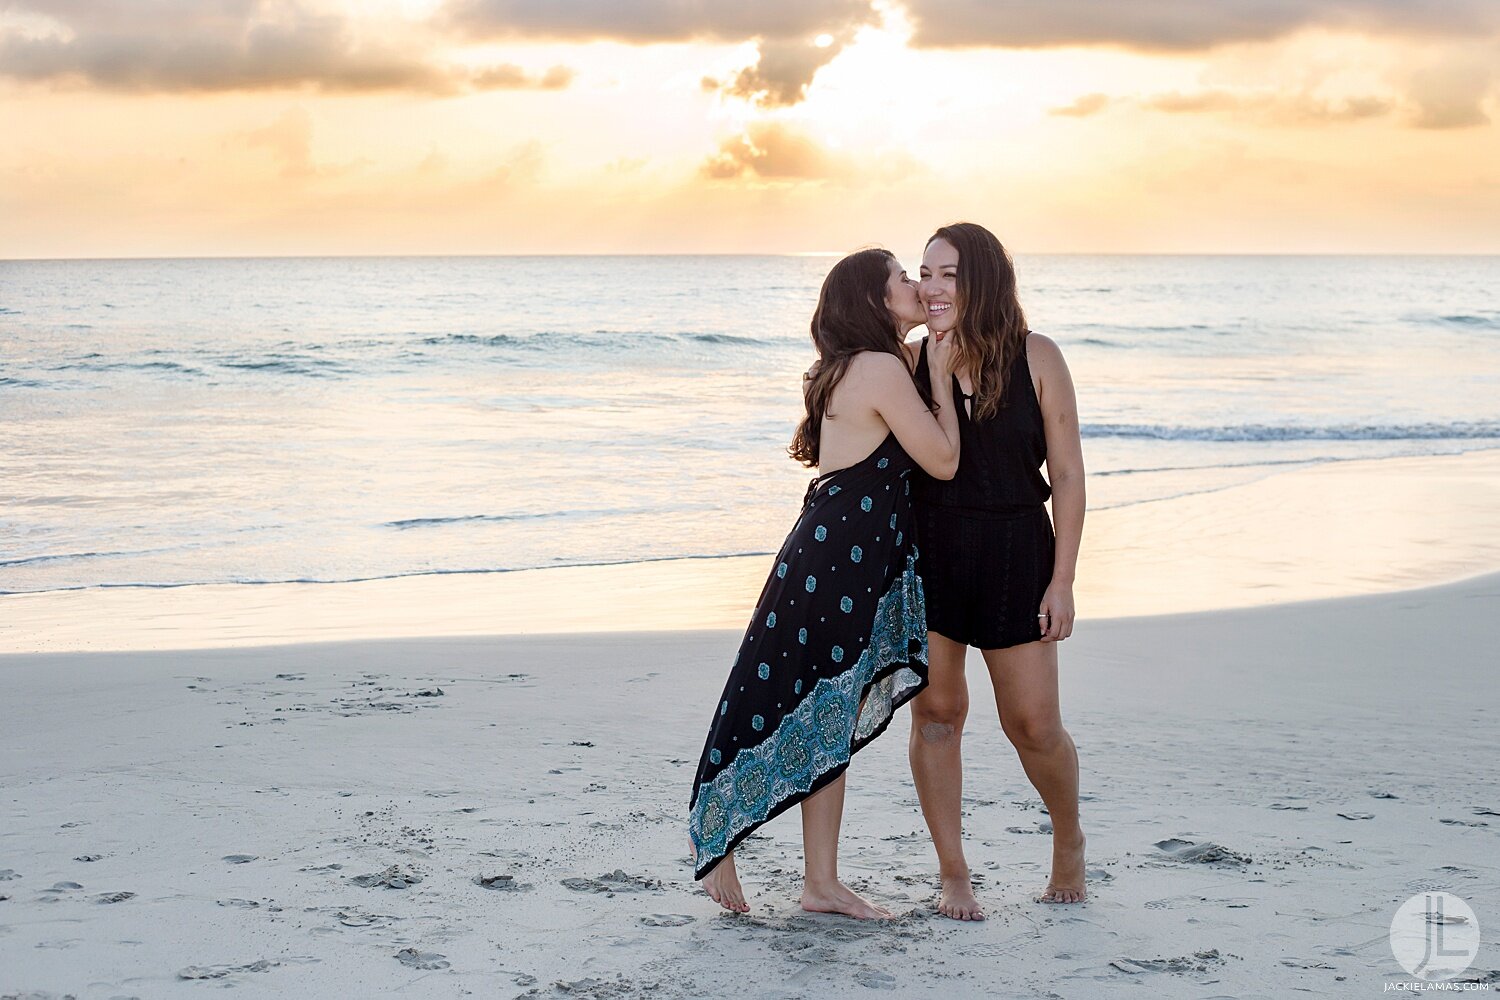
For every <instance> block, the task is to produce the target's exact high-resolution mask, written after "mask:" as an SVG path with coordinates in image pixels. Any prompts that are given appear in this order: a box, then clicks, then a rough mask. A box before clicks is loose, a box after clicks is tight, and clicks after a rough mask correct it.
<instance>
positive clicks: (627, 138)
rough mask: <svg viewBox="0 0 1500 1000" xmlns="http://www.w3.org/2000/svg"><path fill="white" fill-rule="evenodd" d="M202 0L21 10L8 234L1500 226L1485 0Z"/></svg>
mask: <svg viewBox="0 0 1500 1000" xmlns="http://www.w3.org/2000/svg"><path fill="white" fill-rule="evenodd" d="M185 3H186V0H154V3H153V6H155V7H158V8H160V9H162V10H166V11H170V10H172V9H179V10H183V11H190V13H191V17H190V21H189V22H188V26H187V28H186V29H185V31H184V33H183V34H182V35H181V36H180V37H179V40H178V41H177V42H175V43H174V47H173V48H172V49H171V50H166V49H163V48H161V47H160V44H159V43H158V42H156V41H155V40H154V36H151V35H150V33H149V31H147V30H146V29H147V28H149V27H150V26H149V24H148V25H145V26H143V27H141V28H140V30H139V31H138V30H136V27H135V26H133V25H131V24H129V23H125V22H121V21H120V19H119V18H118V17H116V16H115V15H114V14H112V13H111V12H110V10H111V8H110V7H109V5H108V4H105V3H104V2H103V0H65V2H59V3H56V4H53V5H50V6H49V8H48V9H49V11H51V12H52V13H53V14H54V15H55V16H53V17H50V18H49V17H41V16H39V15H36V14H35V13H28V12H27V10H26V9H23V8H21V7H20V6H19V5H18V4H15V3H12V4H11V5H10V6H9V7H7V8H5V9H4V11H3V12H0V129H3V130H4V134H5V135H6V136H7V137H9V139H10V141H8V142H7V143H5V144H3V145H0V255H4V256H12V257H14V256H88V255H155V254H236V253H246V254H262V253H450V252H451V253H510V252H627V253H628V252H796V251H806V250H842V249H846V248H848V247H851V246H855V245H859V244H863V243H867V242H872V241H878V242H884V243H887V244H889V245H892V246H894V247H897V248H898V249H899V248H902V247H909V246H912V245H915V244H918V243H920V240H921V239H922V238H923V237H924V236H925V234H926V232H927V231H929V230H930V229H931V228H932V227H933V226H934V225H936V224H938V223H940V222H943V221H948V220H951V219H954V218H958V217H966V218H973V219H976V220H977V221H982V222H985V223H987V224H990V225H991V226H993V227H994V228H996V230H997V231H999V232H1001V233H1002V237H1003V238H1005V239H1006V240H1007V242H1009V243H1011V244H1012V245H1013V246H1016V247H1018V248H1023V249H1025V250H1029V251H1033V252H1036V251H1210V252H1213V251H1228V252H1236V251H1249V252H1277V251H1289V252H1295V251H1379V252H1405V251H1433V252H1441V251H1458V252H1464V251H1478V252H1500V167H1497V166H1496V164H1500V128H1497V126H1496V125H1495V124H1494V123H1493V121H1492V119H1494V118H1495V117H1496V116H1497V114H1500V101H1497V77H1500V71H1497V70H1496V67H1497V66H1500V24H1497V23H1494V22H1492V21H1486V20H1484V19H1483V17H1482V16H1481V15H1482V9H1481V8H1475V10H1477V11H1480V13H1479V14H1475V15H1474V16H1475V17H1476V18H1479V20H1478V21H1476V22H1475V26H1474V29H1473V30H1471V31H1467V32H1460V31H1457V29H1456V28H1453V27H1452V26H1450V25H1446V24H1444V25H1438V26H1421V25H1418V26H1415V27H1413V26H1411V25H1409V24H1406V23H1405V22H1401V23H1399V24H1397V26H1396V28H1391V27H1390V26H1389V25H1388V24H1387V21H1390V20H1391V19H1396V20H1397V21H1400V18H1402V17H1407V16H1408V15H1407V14H1403V13H1402V12H1401V11H1400V10H1399V9H1398V8H1396V7H1390V8H1389V10H1390V11H1394V13H1389V12H1388V9H1387V7H1385V6H1382V5H1380V4H1377V3H1365V4H1363V5H1361V4H1358V3H1353V4H1352V5H1351V6H1352V7H1354V8H1361V7H1363V8H1368V10H1366V11H1365V15H1367V17H1366V20H1367V21H1368V23H1365V22H1364V21H1360V22H1358V23H1354V24H1352V25H1350V24H1345V25H1333V26H1330V25H1322V24H1316V23H1308V24H1306V25H1303V24H1301V23H1300V22H1298V23H1296V24H1293V25H1292V26H1291V27H1290V28H1288V27H1287V26H1285V25H1280V24H1273V25H1258V24H1251V25H1247V24H1244V23H1239V22H1236V23H1233V24H1230V25H1228V26H1227V27H1225V28H1224V29H1223V31H1222V34H1223V35H1224V38H1223V39H1222V40H1221V39H1219V38H1213V39H1211V42H1212V44H1207V45H1203V44H1199V43H1198V41H1199V40H1198V39H1197V36H1196V35H1194V36H1193V38H1192V39H1190V40H1191V41H1193V44H1185V43H1183V44H1175V43H1174V44H1175V47H1173V46H1166V47H1164V46H1162V45H1152V44H1144V43H1143V42H1142V41H1141V37H1144V36H1145V35H1147V34H1149V33H1150V32H1153V31H1155V32H1158V33H1160V32H1161V31H1163V30H1165V29H1164V28H1163V25H1162V24H1161V23H1157V22H1151V21H1144V22H1141V23H1136V22H1131V23H1127V24H1118V25H1113V26H1105V27H1109V28H1110V29H1111V30H1114V31H1116V33H1118V34H1119V35H1120V40H1119V41H1117V42H1116V43H1110V44H1103V43H1090V44H1083V41H1084V40H1079V41H1078V42H1076V43H1070V42H1068V38H1069V37H1070V35H1069V33H1070V32H1071V33H1073V34H1078V33H1080V32H1083V31H1085V29H1087V30H1088V31H1093V30H1095V29H1094V28H1093V27H1092V25H1093V22H1092V21H1090V20H1087V19H1083V20H1070V17H1071V15H1072V14H1074V13H1077V10H1076V9H1078V8H1081V7H1086V6H1087V5H1086V4H1081V3H1080V2H1079V0H1072V2H1069V3H1064V4H1061V5H1059V6H1058V11H1059V13H1058V14H1057V15H1056V17H1054V18H1053V19H1052V20H1051V21H1045V23H1043V21H1042V20H1038V21H1036V22H1035V23H1033V22H1032V21H1026V22H1024V24H1023V26H1024V27H1025V28H1026V30H1028V31H1032V32H1034V33H1036V34H1037V35H1038V37H1039V38H1041V37H1042V36H1043V35H1046V34H1047V33H1049V32H1050V33H1051V35H1056V36H1058V37H1057V39H1055V40H1054V39H1051V35H1048V36H1047V39H1046V40H1045V43H1046V45H1047V47H1032V48H1023V47H1001V46H1000V45H998V44H996V43H993V42H990V43H987V44H983V45H969V46H966V47H962V48H946V47H945V48H936V47H922V46H921V45H920V41H921V38H922V37H923V32H924V31H925V32H926V33H927V34H929V35H932V34H934V33H937V34H939V35H941V34H942V33H941V32H938V31H937V29H936V28H935V27H934V25H935V24H936V21H935V19H934V12H936V14H937V15H941V17H942V18H943V19H945V21H946V20H947V19H951V18H953V17H956V16H960V15H962V14H963V13H964V12H965V11H966V10H967V11H969V12H970V13H972V12H973V10H974V8H973V5H966V4H965V3H964V2H962V0H921V2H920V3H919V2H918V0H913V2H912V4H911V5H910V6H911V9H912V10H913V11H918V12H920V11H925V12H926V15H925V17H926V19H925V20H924V19H923V18H922V17H921V16H915V15H913V16H908V14H907V11H906V8H903V7H900V6H894V5H892V6H886V7H882V8H878V9H875V10H874V11H873V12H872V11H870V10H868V9H867V8H865V7H864V6H863V5H861V4H859V3H856V2H854V0H818V2H817V3H811V4H802V5H800V6H798V5H790V4H786V5H783V4H768V5H765V8H764V9H763V10H762V11H761V12H760V13H759V14H758V15H757V14H756V13H755V12H754V11H752V12H750V13H748V14H733V15H731V14H730V13H722V12H717V11H716V10H711V11H710V15H707V16H708V21H706V22H703V23H699V22H696V21H695V22H692V23H684V22H682V21H680V20H673V16H675V15H672V12H673V11H676V10H678V9H679V8H677V7H676V6H675V5H660V4H645V5H643V8H644V7H652V8H660V10H659V13H661V15H662V16H661V18H660V19H659V20H658V21H654V22H653V21H641V22H638V23H637V22H633V23H631V24H629V25H622V24H621V23H620V22H619V18H620V15H619V14H618V13H617V12H615V13H610V8H609V6H608V5H604V4H602V3H600V4H597V5H594V6H595V7H597V11H595V15H596V16H597V19H598V23H597V24H595V23H593V22H590V21H587V20H586V15H590V10H589V8H590V6H591V5H590V4H588V3H584V2H574V3H572V4H560V5H558V7H557V8H556V9H549V10H552V13H550V14H549V13H548V12H547V11H543V12H542V13H540V14H537V15H535V16H536V17H547V16H550V17H553V18H554V19H557V18H560V17H561V15H560V14H558V13H556V11H558V10H563V9H564V8H566V9H567V11H568V12H571V13H570V17H571V18H572V19H571V20H556V21H555V23H553V22H549V23H546V24H540V25H529V26H528V25H527V24H524V23H523V24H521V25H520V27H521V28H525V29H526V30H524V31H522V30H519V29H518V28H516V27H515V25H516V23H517V22H516V21H515V20H514V11H515V10H516V9H519V8H518V7H517V6H516V5H513V4H510V3H509V2H500V0H496V2H492V3H488V4H486V3H484V2H481V0H466V2H464V3H459V0H452V3H443V2H439V0H383V2H380V3H378V4H371V3H360V4H353V3H350V4H346V5H343V6H324V7H319V8H317V9H313V8H310V7H307V6H303V5H297V4H290V3H268V2H267V3H261V2H258V0H211V2H204V3H201V4H197V5H190V6H183V4H185ZM923 4H925V6H923ZM1159 6H1161V5H1159V4H1145V5H1142V6H1141V7H1139V8H1132V10H1137V11H1146V10H1147V9H1148V8H1151V7H1159ZM1227 6H1228V7H1234V6H1243V5H1236V4H1229V5H1227ZM1251 7H1253V5H1251ZM1101 9H1102V8H1101ZM1247 9H1248V8H1247ZM455 10H458V11H460V12H461V13H462V15H463V16H462V17H459V16H458V15H457V14H455V13H454V11H455ZM1085 13H1086V12H1085ZM247 14H248V15H254V17H255V18H258V19H259V20H254V21H253V23H252V27H251V29H249V30H247V29H246V28H245V27H244V24H242V23H240V21H236V17H239V18H240V19H241V20H243V18H244V17H245V16H247ZM595 15H590V16H595ZM752 16H760V17H761V18H762V20H763V22H764V23H763V24H762V25H761V26H760V32H759V33H756V32H754V31H752V29H753V28H755V27H756V25H755V24H747V23H741V22H742V21H744V19H745V18H747V17H752ZM1226 16H1227V15H1226ZM507 18H511V19H510V20H507ZM974 23H975V24H978V25H979V26H980V27H983V26H984V25H983V23H982V22H980V21H975V22H974ZM1167 27H1172V24H1170V23H1169V24H1167ZM1188 28H1190V29H1191V31H1192V32H1198V33H1203V32H1208V33H1210V34H1212V33H1213V32H1214V31H1215V30H1217V28H1218V26H1216V25H1215V24H1213V23H1203V24H1194V25H1190V26H1188ZM1397 29H1400V30H1397ZM1099 30H1103V29H1102V28H1101V29H1099ZM1187 30H1188V29H1187V28H1184V29H1183V31H1187ZM1267 32H1269V34H1267ZM1138 36H1140V37H1138ZM1239 36H1248V37H1239ZM1262 36H1265V37H1262ZM1153 37H1154V36H1153ZM1172 37H1175V36H1172ZM981 40H982V39H981ZM1054 41H1056V42H1057V44H1053V42H1054ZM1038 44H1041V43H1040V42H1039V43H1038ZM132 45H135V46H137V47H138V48H137V49H136V50H134V51H135V53H136V55H137V56H138V60H137V61H136V62H134V63H132V62H131V61H130V57H131V52H132V51H133V50H132V49H131V46H132ZM194 46H196V48H195V47H194Z"/></svg>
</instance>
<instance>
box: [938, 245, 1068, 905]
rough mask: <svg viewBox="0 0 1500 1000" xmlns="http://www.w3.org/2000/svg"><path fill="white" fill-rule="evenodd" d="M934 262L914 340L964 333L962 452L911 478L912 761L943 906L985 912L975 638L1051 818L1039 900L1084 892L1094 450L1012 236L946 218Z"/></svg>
mask: <svg viewBox="0 0 1500 1000" xmlns="http://www.w3.org/2000/svg"><path fill="white" fill-rule="evenodd" d="M921 273H922V283H921V287H920V292H921V297H922V302H923V305H924V306H925V307H926V312H927V330H928V333H929V336H928V337H927V338H926V340H925V341H924V342H923V343H922V344H921V345H920V346H916V345H913V348H912V350H911V351H910V353H911V354H912V355H913V356H914V357H915V359H916V363H917V376H918V378H921V377H922V376H923V374H924V373H923V368H924V367H927V368H929V369H930V366H931V364H932V362H931V357H932V354H933V352H932V345H933V344H934V343H935V342H936V341H938V340H943V341H951V342H952V348H951V349H952V352H953V361H952V368H953V375H952V376H951V379H952V382H953V392H955V393H956V394H957V395H956V398H957V399H958V400H959V405H958V417H959V425H960V438H961V441H962V448H963V459H962V461H961V462H960V463H959V468H958V473H957V475H955V476H954V477H953V478H952V479H951V480H937V479H934V478H932V477H927V476H917V477H915V479H914V482H913V491H914V494H915V496H914V499H915V506H916V520H917V544H918V545H919V546H920V547H921V550H922V567H923V581H924V583H925V584H926V597H927V614H928V619H927V621H928V629H929V633H928V668H929V672H928V677H929V681H930V684H929V686H928V687H927V689H926V690H924V691H923V692H922V694H921V695H920V696H919V697H918V698H917V699H916V700H915V701H913V702H912V731H911V744H910V756H911V768H912V776H913V778H914V779H915V781H916V786H917V794H918V797H919V798H920V800H921V803H922V813H923V815H924V817H925V818H926V820H927V826H928V829H929V830H930V831H931V833H932V842H933V845H934V846H935V847H936V848H937V855H938V866H939V873H940V877H941V880H942V893H941V896H940V897H939V900H938V909H939V910H940V911H941V912H942V913H944V914H946V915H947V916H950V917H954V918H957V919H960V920H982V919H983V918H984V910H983V908H982V907H981V906H980V904H979V902H978V900H977V899H975V896H974V889H973V885H972V883H971V880H970V877H969V866H968V862H967V861H966V860H965V858H964V851H963V841H962V802H963V760H962V757H961V751H960V740H961V737H962V735H963V725H964V719H965V717H966V716H967V714H968V705H969V689H968V683H967V682H966V681H965V679H964V659H965V656H966V655H967V653H968V650H969V647H970V646H972V647H974V648H976V649H978V650H979V651H980V653H981V655H982V656H983V658H984V662H985V666H986V667H988V668H989V674H990V682H991V684H992V686H993V687H994V691H995V704H996V706H997V708H998V709H999V712H1000V725H1001V727H1002V729H1004V731H1005V735H1006V736H1007V737H1008V738H1009V739H1010V741H1011V743H1012V744H1013V745H1014V746H1015V748H1016V752H1017V755H1018V756H1019V757H1020V759H1021V765H1022V767H1023V768H1024V770H1025V771H1026V776H1027V777H1028V778H1030V779H1031V783H1032V784H1033V785H1035V786H1036V789H1037V792H1038V793H1039V794H1040V795H1041V798H1042V801H1043V802H1044V803H1045V804H1046V806H1047V812H1048V817H1049V819H1050V820H1051V822H1052V874H1051V878H1050V879H1049V881H1048V883H1047V886H1046V888H1045V889H1044V890H1043V891H1042V893H1041V894H1040V895H1039V896H1038V897H1037V898H1038V900H1039V901H1042V902H1048V903H1074V902H1081V901H1082V900H1083V899H1084V896H1085V888H1084V835H1083V829H1082V827H1081V825H1080V824H1079V819H1078V753H1077V750H1076V749H1075V747H1074V745H1073V739H1072V737H1071V736H1069V735H1068V731H1067V730H1066V729H1065V728H1063V723H1062V713H1061V710H1060V707H1059V704H1058V694H1057V643H1058V642H1060V641H1062V640H1064V639H1066V638H1068V636H1069V635H1071V634H1072V632H1073V578H1074V573H1075V570H1076V567H1077V563H1078V547H1079V542H1080V539H1081V537H1082V534H1083V514H1084V485H1083V449H1082V445H1081V442H1080V440H1079V433H1078V406H1077V402H1076V398H1075V395H1074V391H1073V381H1072V378H1071V376H1070V375H1069V374H1068V366H1067V364H1066V363H1065V362H1064V361H1063V356H1062V352H1061V351H1059V350H1058V348H1057V345H1056V344H1055V343H1053V342H1052V341H1051V340H1049V339H1047V338H1046V337H1044V336H1042V335H1041V334H1038V333H1032V332H1031V331H1030V330H1029V329H1028V328H1027V326H1026V316H1025V313H1024V312H1023V311H1022V309H1021V303H1020V300H1019V298H1018V296H1017V293H1016V272H1015V267H1014V265H1013V264H1012V262H1011V259H1010V255H1009V254H1008V253H1006V251H1005V248H1004V247H1003V246H1001V244H1000V241H999V240H997V239H996V238H995V237H994V235H993V234H992V233H990V232H989V230H987V229H985V228H984V227H983V226H978V225H975V224H973V223H968V222H962V223H957V224H955V225H951V226H944V227H942V228H941V229H939V230H937V232H936V233H934V234H933V236H932V238H931V239H930V240H928V242H927V249H926V252H925V253H924V254H923V257H922V272H921ZM1044 463H1045V464H1046V467H1047V477H1046V478H1043V476H1042V473H1041V466H1042V465H1043V464H1044ZM1049 496H1050V498H1051V500H1052V514H1053V517H1054V518H1055V519H1056V534H1055V537H1054V532H1053V523H1052V520H1050V519H1049V518H1048V516H1047V508H1046V506H1045V502H1046V501H1047V499H1048V498H1049Z"/></svg>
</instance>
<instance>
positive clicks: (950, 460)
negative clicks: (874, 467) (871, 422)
mask: <svg viewBox="0 0 1500 1000" xmlns="http://www.w3.org/2000/svg"><path fill="white" fill-rule="evenodd" d="M948 356H949V352H947V351H935V350H931V349H930V348H929V351H928V358H927V363H928V365H929V367H930V369H931V371H932V383H933V385H932V397H933V402H935V403H937V405H938V410H937V412H936V413H933V412H932V411H931V410H929V409H927V404H926V403H924V402H922V397H921V396H920V395H918V394H917V387H916V386H915V385H913V384H912V381H911V372H910V371H908V370H907V368H906V365H905V364H904V363H902V361H901V359H899V358H897V357H896V356H895V355H892V354H882V353H881V352H879V351H866V352H865V353H863V354H861V355H860V356H859V357H858V358H856V359H855V362H854V364H853V365H852V366H851V367H850V372H849V375H850V376H852V377H853V378H855V379H856V380H857V381H856V382H855V383H854V385H852V386H851V388H853V389H855V390H856V392H858V394H859V398H860V399H861V401H862V402H864V403H865V404H866V405H868V406H870V407H871V408H872V409H874V411H875V412H876V413H877V414H879V416H880V419H882V420H884V421H885V424H886V426H887V427H889V428H890V429H891V433H893V434H895V435H896V440H897V441H898V442H900V444H901V447H902V448H904V449H905V450H906V453H907V454H908V455H910V456H911V457H912V461H914V462H916V463H917V464H918V465H920V466H921V467H922V468H923V470H925V471H926V472H927V474H928V475H930V476H932V477H933V478H934V479H952V478H953V475H954V473H956V472H957V471H958V414H957V413H955V412H954V409H953V380H952V379H951V378H949V377H948V376H949V370H948V360H947V359H948ZM940 369H941V373H940V371H939V370H940Z"/></svg>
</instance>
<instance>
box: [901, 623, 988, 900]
mask: <svg viewBox="0 0 1500 1000" xmlns="http://www.w3.org/2000/svg"><path fill="white" fill-rule="evenodd" d="M968 651H969V647H967V646H965V645H964V644H963V643H959V642H954V641H953V640H952V639H949V638H948V637H946V636H942V635H939V634H938V633H936V632H928V633H927V680H928V683H927V687H926V688H925V689H924V690H923V691H922V693H921V694H919V695H917V696H916V697H915V698H913V699H912V702H911V744H910V747H909V750H908V753H909V756H910V758H911V774H912V779H913V780H914V781H915V782H916V785H917V798H918V799H920V800H921V802H922V815H923V817H925V818H926V820H927V829H928V831H929V832H931V834H932V845H933V847H935V848H937V856H938V874H939V877H940V878H941V879H942V884H943V891H942V895H941V896H939V897H938V911H939V912H941V913H943V914H944V915H945V916H949V917H953V918H954V919H956V920H983V919H984V909H983V908H982V907H981V906H980V905H979V901H978V900H977V899H975V898H974V886H973V883H972V882H970V881H969V863H968V862H967V861H966V860H964V845H963V797H964V794H963V793H964V769H963V755H962V752H961V746H962V738H963V731H964V718H965V717H966V716H967V715H968V712H969V683H968V681H967V680H965V679H964V656H965V654H967V653H968Z"/></svg>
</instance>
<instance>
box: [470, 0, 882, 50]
mask: <svg viewBox="0 0 1500 1000" xmlns="http://www.w3.org/2000/svg"><path fill="white" fill-rule="evenodd" d="M873 18H874V12H873V10H872V9H871V5H870V0H753V2H752V0H728V2H715V3H707V2H702V0H630V2H626V3H621V2H619V0H453V2H452V3H450V4H449V5H448V7H447V9H446V13H445V14H444V19H445V20H446V21H447V23H449V24H451V25H453V26H454V27H456V28H458V29H460V30H462V31H463V32H465V33H467V34H469V35H471V36H473V37H477V38H486V39H489V38H506V37H518V36H525V37H530V38H556V39H565V40H570V41H597V40H608V41H622V42H632V43H636V44H642V43H648V42H686V41H693V40H712V41H721V42H742V41H747V40H749V39H752V38H777V39H795V38H803V37H807V38H811V37H812V36H815V35H818V34H821V33H823V32H837V31H839V30H841V29H843V28H845V27H847V26H849V25H855V24H865V23H868V22H869V21H871V20H872V19H873Z"/></svg>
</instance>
